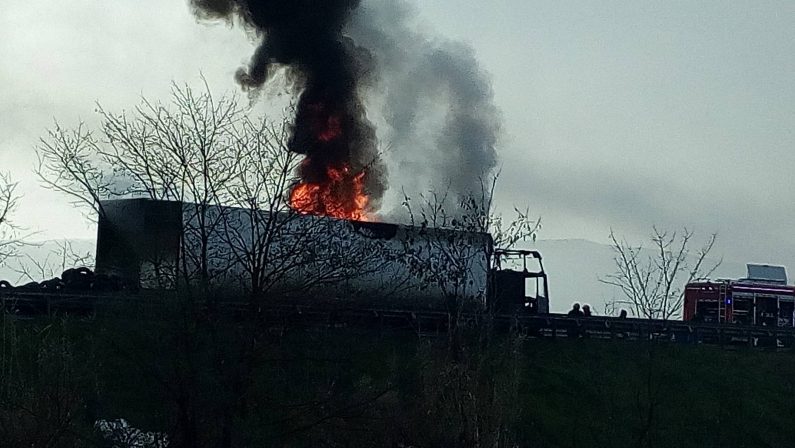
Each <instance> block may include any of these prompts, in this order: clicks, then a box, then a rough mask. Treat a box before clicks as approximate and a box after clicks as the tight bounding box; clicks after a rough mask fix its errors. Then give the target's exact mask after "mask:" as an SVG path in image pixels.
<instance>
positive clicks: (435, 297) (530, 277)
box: [96, 199, 549, 313]
mask: <svg viewBox="0 0 795 448" xmlns="http://www.w3.org/2000/svg"><path fill="white" fill-rule="evenodd" d="M102 206H103V210H104V213H103V214H102V215H101V216H100V219H99V223H98V235H97V252H96V253H97V258H96V270H97V273H98V274H102V275H107V276H113V277H117V278H120V279H122V281H123V282H124V283H125V284H128V285H137V286H138V287H140V288H142V289H155V290H156V289H166V290H173V289H177V288H180V287H185V286H195V285H200V284H202V283H204V282H206V284H208V285H210V286H211V287H212V288H213V290H214V291H221V292H222V295H224V296H227V297H228V298H230V299H234V298H236V297H240V296H244V295H246V294H250V293H255V292H259V293H261V294H263V295H266V296H268V297H269V298H273V300H274V301H278V300H283V301H287V302H288V303H304V304H306V303H309V304H320V303H334V304H341V305H345V306H362V307H367V308H393V309H431V310H445V309H449V308H448V307H449V305H450V301H451V300H455V301H460V302H459V303H463V304H465V305H466V306H467V307H471V308H473V309H485V308H487V307H489V308H492V309H495V310H496V311H498V312H516V311H517V310H519V309H521V310H523V312H544V313H545V312H548V310H549V299H548V293H547V286H548V285H547V276H546V273H545V272H544V270H543V265H542V262H541V255H540V254H538V253H537V252H534V251H504V250H499V249H495V248H494V247H493V240H492V237H491V235H489V234H488V233H479V232H464V231H459V230H451V229H433V228H427V227H415V226H407V225H398V224H388V223H380V222H367V221H356V220H344V219H337V218H331V217H327V216H315V215H307V214H299V213H281V214H276V215H273V216H263V215H262V212H253V211H251V210H246V209H242V208H234V207H219V206H208V207H200V206H198V205H196V204H186V203H181V202H173V201H158V200H150V199H122V200H111V201H104V202H103V203H102ZM252 213H259V214H260V215H259V216H258V217H260V218H262V219H264V220H273V222H272V223H275V224H274V225H271V226H270V227H268V228H269V229H271V231H272V233H274V235H272V239H270V240H269V241H263V240H261V239H258V238H259V237H261V236H262V235H259V234H258V232H257V231H254V230H253V229H252V225H251V223H252V222H253V221H252V217H253V215H252ZM199 216H202V219H199ZM200 221H202V222H205V223H207V222H212V223H214V225H213V226H212V228H207V227H206V228H203V229H202V228H201V226H200V225H199V222H200ZM276 233H278V234H277V235H276ZM264 244H267V246H268V247H265V246H264ZM258 261H259V264H257V262H258ZM517 263H518V264H517Z"/></svg>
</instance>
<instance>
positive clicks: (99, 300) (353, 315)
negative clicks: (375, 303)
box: [0, 289, 795, 348]
mask: <svg viewBox="0 0 795 448" xmlns="http://www.w3.org/2000/svg"><path fill="white" fill-rule="evenodd" d="M168 299H169V296H167V295H166V296H164V295H163V293H156V294H146V293H140V292H139V293H135V294H129V293H128V294H125V293H112V294H111V293H102V294H97V293H85V292H69V291H54V292H40V291H23V290H13V289H10V290H0V306H2V310H4V311H5V312H7V313H11V314H15V315H19V316H34V315H52V314H56V313H66V314H77V315H84V316H85V315H88V316H91V315H94V314H95V313H96V312H97V310H99V309H101V308H103V307H105V308H109V307H112V306H119V305H121V306H124V305H145V306H149V307H154V308H157V307H162V306H164V305H165V304H166V303H167V301H168ZM220 305H221V306H222V307H223V308H224V309H226V310H228V311H230V312H232V313H239V314H241V315H244V314H249V313H251V312H256V313H258V314H259V317H260V318H261V319H263V320H264V321H265V322H266V323H268V324H270V325H273V326H275V327H279V326H281V327H292V326H320V327H323V326H326V327H355V328H374V327H377V328H381V329H386V328H389V329H405V330H411V331H414V332H416V333H417V334H420V335H440V334H443V333H446V332H447V330H448V329H449V328H450V326H451V325H452V323H453V316H452V315H451V314H450V313H447V312H444V311H432V310H409V309H407V310H399V309H378V308H362V307H357V306H350V305H345V306H333V305H329V304H328V302H324V303H323V304H321V305H312V304H311V302H306V301H304V302H302V304H299V305H297V304H285V303H280V304H272V305H268V306H266V307H260V308H258V309H256V310H252V309H251V307H250V305H249V304H248V303H246V302H233V301H224V302H221V303H220ZM455 324H456V325H458V326H459V327H461V326H464V327H471V328H478V327H482V326H484V325H488V326H491V327H492V328H494V329H495V330H496V331H501V332H508V331H511V332H516V333H518V334H521V335H527V336H530V337H547V338H568V339H572V338H577V339H580V338H595V339H610V340H661V341H671V342H676V343H694V344H697V343H704V344H715V345H721V346H727V345H728V346H736V345H748V346H751V347H774V348H793V347H795V328H790V327H760V326H747V325H735V324H718V323H695V322H683V321H673V320H649V319H629V318H626V319H621V318H617V317H602V316H593V317H587V318H586V317H578V318H574V317H570V316H567V315H565V314H545V315H522V314H519V315H508V314H498V315H490V314H483V313H464V314H461V315H460V316H459V317H458V321H457V322H455Z"/></svg>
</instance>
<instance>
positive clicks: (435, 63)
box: [349, 0, 502, 197]
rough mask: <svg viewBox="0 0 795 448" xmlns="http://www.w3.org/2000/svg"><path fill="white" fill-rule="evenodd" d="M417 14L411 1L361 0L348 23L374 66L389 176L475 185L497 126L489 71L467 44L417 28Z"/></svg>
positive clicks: (459, 190) (453, 188)
mask: <svg viewBox="0 0 795 448" xmlns="http://www.w3.org/2000/svg"><path fill="white" fill-rule="evenodd" d="M416 18H417V13H416V11H415V10H414V9H413V8H412V5H411V4H410V3H409V2H406V1H403V0H365V1H364V2H363V3H362V5H361V7H360V8H359V9H358V10H357V11H356V12H355V14H354V16H353V18H352V21H351V25H350V27H349V30H350V31H349V32H350V35H351V37H352V38H353V39H354V40H355V41H356V42H362V43H363V45H365V46H366V47H367V48H368V49H369V50H370V51H371V53H372V54H373V57H374V59H375V61H376V64H377V66H378V69H379V73H380V79H379V84H380V89H379V90H380V91H382V92H385V97H384V98H383V99H382V102H383V104H382V107H383V115H384V119H385V124H386V125H387V126H388V128H389V129H388V132H387V133H386V134H387V136H386V137H385V140H386V141H388V142H389V143H390V145H391V146H392V148H393V150H392V151H390V158H391V159H392V161H393V163H394V164H395V165H397V166H395V168H394V169H392V170H391V171H394V175H395V176H394V177H399V179H394V178H393V179H392V183H393V184H394V183H396V181H397V180H399V181H401V182H402V184H403V185H404V186H406V187H414V188H431V189H434V190H436V191H440V190H447V189H449V193H450V194H451V196H453V197H455V196H458V197H461V196H466V195H468V194H470V193H479V192H480V188H481V185H480V179H481V178H483V177H488V176H489V175H490V174H492V173H493V171H494V168H495V167H496V165H497V153H496V145H497V144H498V142H499V137H500V134H501V130H502V126H501V125H502V122H501V116H500V113H499V110H498V109H497V107H496V105H495V104H494V93H493V90H492V86H491V79H490V77H489V76H488V74H487V73H485V72H484V71H483V70H482V69H481V68H480V65H479V63H478V61H477V59H476V58H475V54H474V50H473V49H472V48H471V47H469V46H467V45H464V44H462V43H459V42H454V41H450V40H446V39H442V38H438V37H435V36H429V35H426V34H424V33H422V32H420V31H418V27H417V26H416V24H415V22H416ZM409 189H411V188H409Z"/></svg>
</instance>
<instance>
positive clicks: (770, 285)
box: [682, 264, 795, 327]
mask: <svg viewBox="0 0 795 448" xmlns="http://www.w3.org/2000/svg"><path fill="white" fill-rule="evenodd" d="M747 269H748V275H747V277H746V278H742V279H737V280H725V279H724V280H716V281H699V282H693V283H688V284H687V286H686V287H685V300H684V310H683V313H682V316H683V319H684V320H685V321H699V322H712V323H733V324H739V325H758V326H769V327H770V326H773V327H795V320H793V318H795V286H792V285H788V284H787V273H786V270H785V268H784V267H783V266H770V265H760V264H748V265H747Z"/></svg>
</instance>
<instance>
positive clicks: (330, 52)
mask: <svg viewBox="0 0 795 448" xmlns="http://www.w3.org/2000/svg"><path fill="white" fill-rule="evenodd" d="M192 5H193V7H194V12H195V14H196V15H197V16H199V17H202V18H216V19H225V20H227V21H231V22H233V23H235V22H239V23H243V24H245V26H247V27H248V28H249V29H253V30H254V31H255V32H256V34H257V36H258V37H259V38H260V39H261V42H260V44H259V47H258V48H257V50H256V52H255V53H254V55H253V56H252V57H251V60H250V62H249V64H248V67H245V68H241V69H239V70H238V72H237V74H236V79H237V81H238V82H239V83H240V84H241V85H242V86H243V87H244V88H247V89H257V88H259V87H261V86H262V85H263V84H264V83H265V82H266V81H268V79H269V78H270V76H271V75H272V74H273V72H274V70H275V69H276V68H277V67H284V68H286V69H287V70H288V71H289V76H290V78H291V80H292V81H293V84H294V86H295V87H296V89H298V90H300V91H301V96H300V99H299V101H298V108H297V112H296V117H295V122H294V127H293V134H292V139H291V141H290V142H289V148H290V150H291V151H294V152H297V153H300V154H305V155H306V156H307V157H306V159H305V160H304V163H303V164H302V165H301V169H300V173H299V174H300V176H301V179H302V182H304V183H306V184H310V185H312V186H315V185H326V186H328V187H327V188H328V190H329V191H327V192H326V193H328V195H334V196H336V197H338V198H337V199H339V200H340V201H341V202H347V203H348V204H353V203H354V199H355V198H353V197H350V198H349V197H346V196H348V195H354V194H355V193H356V192H355V191H353V190H354V185H353V183H354V177H356V176H357V175H358V174H360V173H364V177H363V184H364V190H365V192H366V194H367V196H368V198H369V202H368V204H367V207H368V208H371V209H374V208H377V207H378V206H379V203H380V199H381V197H382V196H383V194H384V191H385V190H386V183H385V177H386V176H385V168H384V166H383V164H382V162H381V160H380V159H379V155H378V150H377V141H376V135H375V129H374V128H373V125H372V123H370V121H369V120H368V119H367V117H366V115H365V110H364V106H363V105H362V101H361V99H360V96H359V95H360V91H361V89H360V87H361V85H362V84H363V83H366V82H367V80H368V79H369V78H370V73H371V71H372V67H371V65H372V63H371V62H372V61H371V59H370V55H369V53H368V52H367V51H366V50H364V49H362V48H359V47H357V46H356V45H355V44H354V43H353V41H352V40H351V39H350V38H349V37H346V36H345V35H344V34H343V29H344V27H345V25H346V24H347V23H348V21H349V18H350V15H351V13H352V12H353V10H354V9H356V8H357V7H358V5H359V0H322V1H311V0H192ZM330 173H331V176H332V177H334V179H332V178H330ZM340 173H343V174H344V175H345V176H346V177H347V178H346V179H344V180H342V181H339V180H336V178H337V175H339V174H340ZM355 180H356V181H357V182H358V181H359V178H358V177H357V178H356V179H355ZM346 181H347V183H348V184H349V185H347V187H348V188H347V190H349V191H346V188H344V187H345V185H342V184H345V183H346ZM318 202H322V201H318ZM317 207H318V208H315V209H313V210H310V211H311V212H313V213H318V214H332V213H330V212H331V210H327V209H324V208H323V207H324V205H323V204H318V206H317ZM340 207H341V206H340ZM334 211H335V212H340V213H339V215H340V216H348V214H347V213H345V211H339V210H334Z"/></svg>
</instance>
